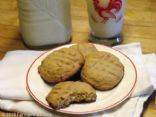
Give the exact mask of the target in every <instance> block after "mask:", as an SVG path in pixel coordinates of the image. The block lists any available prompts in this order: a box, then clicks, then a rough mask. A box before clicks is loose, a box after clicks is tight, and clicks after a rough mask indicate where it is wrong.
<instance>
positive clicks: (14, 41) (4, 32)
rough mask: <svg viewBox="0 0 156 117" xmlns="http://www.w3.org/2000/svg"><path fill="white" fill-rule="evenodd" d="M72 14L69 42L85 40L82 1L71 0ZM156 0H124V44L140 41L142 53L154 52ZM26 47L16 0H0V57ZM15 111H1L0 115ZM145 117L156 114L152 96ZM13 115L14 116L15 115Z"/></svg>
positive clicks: (155, 47) (155, 49) (155, 45)
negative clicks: (70, 38)
mask: <svg viewBox="0 0 156 117" xmlns="http://www.w3.org/2000/svg"><path fill="white" fill-rule="evenodd" d="M70 1H71V14H72V29H73V32H72V42H71V43H80V42H88V34H89V23H88V15H87V7H86V2H85V0H70ZM155 6H156V1H155V0H126V9H125V15H124V26H123V30H122V35H123V37H124V41H123V43H130V42H140V43H141V46H142V50H143V53H153V52H154V53H156V7H155ZM19 49H20V50H21V49H28V48H27V47H26V46H25V45H24V44H23V41H22V38H21V35H20V28H19V20H18V8H17V1H16V0H0V59H2V57H3V56H4V55H5V53H6V52H8V51H11V50H19ZM14 115H15V114H13V113H12V114H8V112H4V111H1V112H0V116H2V117H12V116H14ZM142 116H144V117H155V116H156V107H154V96H151V98H150V99H149V100H148V101H147V102H146V104H145V107H144V112H143V114H142ZM14 117H15V116H14Z"/></svg>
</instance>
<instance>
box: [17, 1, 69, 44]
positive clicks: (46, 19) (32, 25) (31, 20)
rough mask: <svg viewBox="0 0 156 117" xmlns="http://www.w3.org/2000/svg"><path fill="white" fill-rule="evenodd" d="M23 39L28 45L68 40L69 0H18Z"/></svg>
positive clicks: (57, 42)
mask: <svg viewBox="0 0 156 117" xmlns="http://www.w3.org/2000/svg"><path fill="white" fill-rule="evenodd" d="M18 7H19V19H20V27H21V33H22V37H23V40H24V42H25V44H26V45H28V46H30V47H40V46H49V45H55V44H63V43H67V42H69V41H70V37H71V15H70V1H69V0H18Z"/></svg>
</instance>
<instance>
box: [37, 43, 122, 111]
mask: <svg viewBox="0 0 156 117" xmlns="http://www.w3.org/2000/svg"><path fill="white" fill-rule="evenodd" d="M79 71H80V74H81V79H80V80H79V81H69V80H71V78H72V76H74V75H75V74H76V73H78V72H79ZM38 72H39V74H40V76H41V78H43V80H45V81H46V82H48V83H55V85H54V87H53V88H52V90H51V92H50V93H49V94H48V95H47V97H46V100H47V102H48V103H49V105H50V106H51V107H52V108H54V109H60V108H63V107H66V106H68V105H70V104H71V103H75V102H76V103H79V102H93V101H96V97H97V95H96V90H101V91H104V90H109V89H112V88H114V87H115V86H116V85H117V84H119V82H120V81H121V79H122V78H123V75H124V67H123V65H122V63H121V62H120V60H119V59H118V58H117V57H116V56H114V55H112V54H110V53H107V52H103V51H97V49H96V48H95V47H94V45H93V44H91V43H84V44H77V45H74V46H71V47H70V48H62V49H60V50H57V51H54V52H52V53H51V54H49V55H48V56H47V57H46V58H45V59H44V60H43V61H42V63H41V65H40V66H39V67H38Z"/></svg>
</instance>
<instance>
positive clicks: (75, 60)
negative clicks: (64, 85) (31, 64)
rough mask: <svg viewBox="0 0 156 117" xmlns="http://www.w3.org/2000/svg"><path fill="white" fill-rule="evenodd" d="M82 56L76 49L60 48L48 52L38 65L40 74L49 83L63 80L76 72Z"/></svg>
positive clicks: (80, 64)
mask: <svg viewBox="0 0 156 117" xmlns="http://www.w3.org/2000/svg"><path fill="white" fill-rule="evenodd" d="M82 64H84V58H83V56H82V55H81V54H80V52H79V51H78V50H77V49H72V48H62V49H60V50H57V51H54V52H52V53H51V54H49V55H48V56H47V57H46V58H45V59H44V60H43V61H42V63H41V65H40V66H39V67H38V72H39V74H40V76H41V77H42V78H43V79H44V80H45V81H47V82H49V83H57V82H60V81H65V80H67V79H69V78H70V77H71V76H73V75H74V74H75V73H77V72H78V71H79V70H80V68H81V66H82Z"/></svg>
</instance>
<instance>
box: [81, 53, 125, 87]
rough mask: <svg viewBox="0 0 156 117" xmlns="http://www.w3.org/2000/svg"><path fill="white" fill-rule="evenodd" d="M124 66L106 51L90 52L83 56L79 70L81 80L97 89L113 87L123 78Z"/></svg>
mask: <svg viewBox="0 0 156 117" xmlns="http://www.w3.org/2000/svg"><path fill="white" fill-rule="evenodd" d="M123 75H124V66H123V65H122V63H121V62H120V60H119V59H118V58H117V57H116V56H114V55H112V54H110V53H107V52H103V51H101V52H100V51H99V52H92V53H90V54H89V55H88V56H86V58H85V64H84V66H83V68H82V71H81V78H82V80H83V81H85V82H87V83H89V84H90V85H92V86H93V87H94V88H96V89H98V90H109V89H112V88H114V87H115V86H116V85H117V84H118V83H119V82H120V81H121V79H122V78H123Z"/></svg>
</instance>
